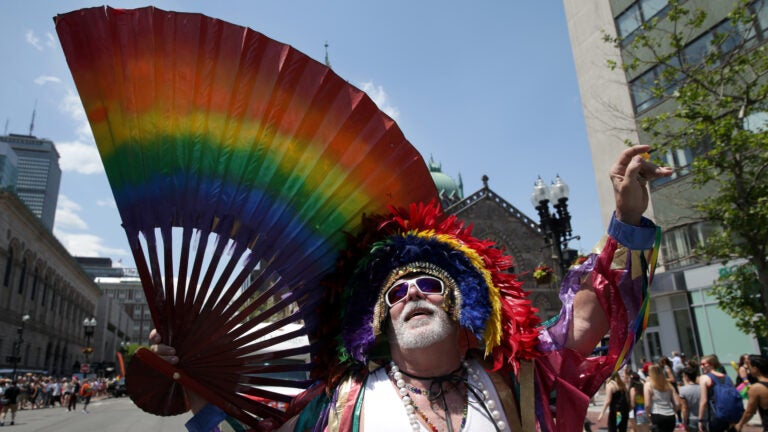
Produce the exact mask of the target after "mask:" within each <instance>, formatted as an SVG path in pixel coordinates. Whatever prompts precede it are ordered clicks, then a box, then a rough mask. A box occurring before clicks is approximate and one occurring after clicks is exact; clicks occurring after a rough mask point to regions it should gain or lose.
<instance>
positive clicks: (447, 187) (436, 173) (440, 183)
mask: <svg viewBox="0 0 768 432" xmlns="http://www.w3.org/2000/svg"><path fill="white" fill-rule="evenodd" d="M427 166H428V167H429V173H430V174H431V175H432V181H434V182H435V186H436V187H437V192H438V194H439V195H440V202H441V203H442V204H443V208H448V207H450V206H451V205H453V204H455V203H457V202H459V201H461V200H462V199H464V185H463V184H462V181H461V174H459V181H458V183H457V182H456V181H454V180H453V179H452V178H451V176H449V175H448V174H445V173H443V169H442V168H443V167H442V164H440V163H438V162H435V160H434V159H433V158H432V157H431V156H430V158H429V163H428V164H427Z"/></svg>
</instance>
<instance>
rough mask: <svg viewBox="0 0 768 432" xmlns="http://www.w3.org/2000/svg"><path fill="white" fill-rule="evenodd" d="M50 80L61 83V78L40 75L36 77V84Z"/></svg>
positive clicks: (42, 83)
mask: <svg viewBox="0 0 768 432" xmlns="http://www.w3.org/2000/svg"><path fill="white" fill-rule="evenodd" d="M49 82H54V83H60V82H61V78H59V77H55V76H47V75H40V76H39V77H37V78H35V84H37V85H44V84H45V83H49Z"/></svg>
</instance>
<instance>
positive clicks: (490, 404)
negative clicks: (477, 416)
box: [485, 399, 496, 410]
mask: <svg viewBox="0 0 768 432" xmlns="http://www.w3.org/2000/svg"><path fill="white" fill-rule="evenodd" d="M485 406H487V407H488V409H489V410H494V409H496V402H494V401H493V399H490V400H488V402H486V403H485Z"/></svg>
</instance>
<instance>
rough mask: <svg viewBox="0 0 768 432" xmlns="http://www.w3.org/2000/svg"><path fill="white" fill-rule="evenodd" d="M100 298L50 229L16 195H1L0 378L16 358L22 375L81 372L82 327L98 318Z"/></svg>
mask: <svg viewBox="0 0 768 432" xmlns="http://www.w3.org/2000/svg"><path fill="white" fill-rule="evenodd" d="M100 296H101V292H100V291H99V288H98V287H97V286H96V284H95V283H94V282H93V280H92V279H91V278H90V277H89V276H88V275H87V274H86V273H85V272H84V271H83V270H82V268H81V267H80V265H78V264H77V262H75V260H74V259H73V258H72V257H71V256H70V255H69V253H68V252H67V251H66V249H65V248H64V246H62V245H61V243H59V241H58V240H57V239H56V238H55V237H54V236H53V234H51V232H50V230H49V229H48V227H46V226H44V225H43V224H42V222H41V221H40V219H39V218H38V217H36V215H34V214H32V212H30V210H29V208H28V207H27V206H26V205H25V204H24V203H22V202H21V200H20V199H19V198H18V197H17V196H16V195H15V194H13V193H11V192H8V191H0V375H9V374H10V371H11V370H12V368H13V367H14V362H13V361H12V358H13V357H18V358H19V360H18V362H17V363H16V364H15V366H17V367H18V370H35V371H40V372H45V373H48V374H51V375H56V376H61V375H68V374H71V373H72V372H78V371H79V365H80V364H81V363H82V362H83V361H84V360H85V359H84V356H83V353H82V349H83V348H84V347H85V346H86V339H85V335H84V331H83V326H82V322H83V319H85V318H88V317H92V316H95V314H96V307H97V304H98V302H99V297H100ZM25 315H28V316H29V318H28V320H26V322H24V325H23V332H21V333H19V332H18V331H17V330H18V329H19V328H20V327H21V325H22V324H21V323H22V317H24V316H25ZM20 339H21V343H20V344H19V340H20ZM17 347H18V348H17ZM96 348H97V349H96V351H95V352H94V355H97V354H99V349H98V347H96Z"/></svg>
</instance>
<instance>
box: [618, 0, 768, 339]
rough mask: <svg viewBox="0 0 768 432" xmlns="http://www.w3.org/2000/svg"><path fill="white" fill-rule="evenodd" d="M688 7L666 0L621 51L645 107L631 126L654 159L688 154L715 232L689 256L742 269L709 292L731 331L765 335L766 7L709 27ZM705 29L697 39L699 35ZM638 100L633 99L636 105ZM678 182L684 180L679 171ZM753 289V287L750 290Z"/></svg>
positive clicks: (744, 9) (704, 214)
mask: <svg viewBox="0 0 768 432" xmlns="http://www.w3.org/2000/svg"><path fill="white" fill-rule="evenodd" d="M690 3H692V2H680V1H677V0H671V1H670V2H669V4H668V5H667V9H666V12H665V13H661V14H660V15H659V16H657V17H655V18H653V19H651V20H649V21H647V22H646V23H645V24H644V25H643V26H642V27H641V29H639V30H638V31H636V32H635V34H633V35H631V36H632V37H631V39H627V40H620V39H619V38H613V37H608V36H606V37H605V39H606V41H608V42H610V43H613V44H617V45H621V46H622V47H623V49H624V54H625V55H624V64H621V65H619V64H618V63H611V64H609V66H611V67H613V68H616V67H621V68H623V69H624V70H625V72H626V73H627V74H628V75H636V74H638V73H640V72H641V74H639V78H637V79H635V80H633V83H632V93H633V95H634V96H635V97H636V98H637V97H641V98H645V99H647V100H651V101H652V102H653V103H654V104H656V105H655V108H653V109H649V110H648V114H647V115H646V114H644V115H643V116H642V117H641V119H640V120H639V121H638V127H639V129H640V131H641V134H643V133H644V134H645V136H646V137H649V138H650V139H651V140H652V142H651V143H650V144H652V145H653V146H654V148H655V149H656V150H657V151H658V152H657V153H656V155H655V157H656V158H658V157H659V155H665V154H669V153H670V152H672V153H674V152H678V151H687V152H690V153H691V154H692V155H693V156H694V159H693V162H692V163H691V164H690V166H686V167H683V168H684V169H685V170H690V174H688V175H689V176H690V182H691V183H692V185H693V186H694V187H695V188H698V189H702V190H705V191H706V192H707V193H706V194H705V195H704V198H702V199H701V200H698V201H697V202H695V203H694V205H695V207H696V210H697V211H698V214H699V215H700V217H701V219H702V220H706V221H710V222H712V223H713V225H715V226H716V227H717V229H716V230H714V232H712V233H711V235H709V236H707V238H706V239H705V240H704V242H703V244H701V245H700V246H699V247H698V248H697V249H696V252H697V254H699V255H700V256H701V257H703V258H704V259H705V260H707V261H710V262H712V261H719V262H722V263H723V264H725V263H729V262H730V263H733V262H739V263H744V264H743V268H741V269H739V270H738V271H732V272H727V273H721V276H720V277H719V278H718V280H717V281H715V283H714V286H713V289H712V291H711V292H712V294H713V295H714V296H715V297H716V298H717V299H718V300H719V301H720V307H721V309H723V310H724V311H725V312H726V313H728V314H729V315H731V316H732V317H733V318H734V319H735V320H736V323H737V326H738V327H739V328H740V329H742V330H745V331H747V332H749V333H754V334H758V335H765V334H768V319H766V317H768V262H766V258H768V256H767V252H768V250H767V248H768V77H767V76H766V74H768V52H767V51H766V49H767V48H766V46H767V45H766V44H765V43H766V42H768V18H763V19H762V20H761V19H759V14H758V13H757V12H760V11H762V13H763V14H765V15H768V14H766V12H767V11H766V9H768V1H766V0H760V1H757V2H753V1H746V0H739V1H736V2H734V8H733V10H732V11H731V12H730V13H729V14H728V19H727V20H725V21H723V22H721V23H716V22H714V17H709V16H708V15H707V13H706V12H705V11H703V10H693V9H687V8H686V7H685V6H686V5H688V4H690ZM710 26H711V30H708V31H703V30H704V29H709V28H710ZM636 102H637V100H636ZM681 174H682V173H681ZM755 284H757V287H756V289H755Z"/></svg>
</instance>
